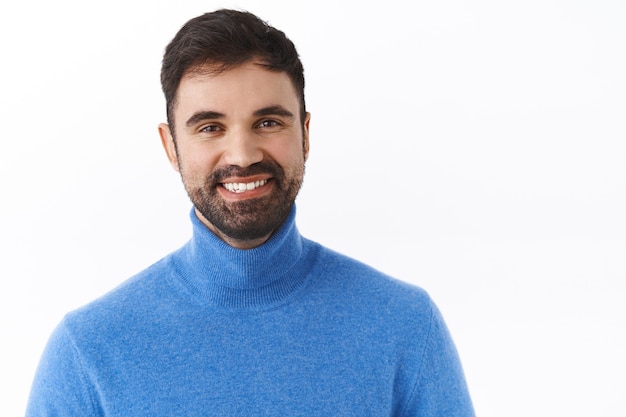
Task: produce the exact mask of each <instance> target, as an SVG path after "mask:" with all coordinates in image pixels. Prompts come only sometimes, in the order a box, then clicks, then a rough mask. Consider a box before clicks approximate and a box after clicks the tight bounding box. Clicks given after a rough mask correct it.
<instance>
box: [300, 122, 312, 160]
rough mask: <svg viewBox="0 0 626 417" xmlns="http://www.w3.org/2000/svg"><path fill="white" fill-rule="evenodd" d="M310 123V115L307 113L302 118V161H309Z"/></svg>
mask: <svg viewBox="0 0 626 417" xmlns="http://www.w3.org/2000/svg"><path fill="white" fill-rule="evenodd" d="M310 122H311V113H309V112H307V113H306V116H305V117H304V129H303V138H302V150H303V152H304V160H305V161H306V160H307V159H309V123H310Z"/></svg>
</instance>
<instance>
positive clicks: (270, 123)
mask: <svg viewBox="0 0 626 417" xmlns="http://www.w3.org/2000/svg"><path fill="white" fill-rule="evenodd" d="M277 126H280V123H279V122H277V121H276V120H272V119H267V120H263V121H261V123H259V124H258V127H261V128H268V127H277Z"/></svg>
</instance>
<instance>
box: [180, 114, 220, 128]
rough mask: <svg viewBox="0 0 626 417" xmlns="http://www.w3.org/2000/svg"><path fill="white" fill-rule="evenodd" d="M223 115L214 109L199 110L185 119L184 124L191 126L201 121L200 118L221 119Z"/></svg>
mask: <svg viewBox="0 0 626 417" xmlns="http://www.w3.org/2000/svg"><path fill="white" fill-rule="evenodd" d="M223 117H224V115H223V114H222V113H218V112H216V111H211V110H204V111H199V112H196V113H194V114H193V115H192V116H191V117H190V118H189V119H187V122H186V123H185V125H186V126H187V127H191V126H193V125H195V124H196V123H198V122H201V121H202V120H210V119H221V118H223Z"/></svg>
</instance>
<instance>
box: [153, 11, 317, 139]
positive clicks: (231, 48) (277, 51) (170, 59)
mask: <svg viewBox="0 0 626 417" xmlns="http://www.w3.org/2000/svg"><path fill="white" fill-rule="evenodd" d="M252 59H258V60H259V61H260V63H261V64H262V65H264V66H265V67H266V68H268V69H269V70H272V71H279V72H285V73H287V75H288V76H289V78H290V79H291V82H292V83H293V85H294V87H295V90H296V94H297V95H298V99H299V100H300V113H301V114H300V116H301V120H302V121H303V122H304V116H305V113H306V106H305V103H304V69H303V66H302V62H301V61H300V57H299V56H298V52H297V51H296V47H295V46H294V44H293V42H291V40H289V39H288V38H287V36H286V35H285V34H284V33H283V32H282V31H280V30H278V29H276V28H274V27H272V26H270V25H269V24H268V23H267V22H265V21H263V20H261V19H260V18H259V17H257V16H256V15H254V14H252V13H249V12H247V11H238V10H230V9H220V10H216V11H214V12H210V13H205V14H203V15H200V16H198V17H195V18H193V19H191V20H189V21H188V22H187V23H185V25H184V26H183V27H182V28H181V29H180V30H179V31H178V33H177V34H176V36H175V37H174V38H173V39H172V41H171V42H170V43H169V44H168V45H167V47H166V48H165V54H164V55H163V62H162V66H161V87H162V89H163V93H164V94H165V104H166V111H167V121H168V123H169V124H170V127H171V128H172V132H173V130H174V124H173V123H174V117H173V111H174V106H175V105H176V93H177V91H178V87H179V85H180V80H181V79H182V78H183V76H184V75H185V74H187V73H188V72H189V71H193V70H194V69H196V68H198V67H200V66H203V65H210V66H211V67H213V68H214V69H215V71H216V72H218V73H219V72H222V71H226V70H228V69H230V68H233V67H236V66H238V65H242V64H244V63H246V62H248V61H250V60H252Z"/></svg>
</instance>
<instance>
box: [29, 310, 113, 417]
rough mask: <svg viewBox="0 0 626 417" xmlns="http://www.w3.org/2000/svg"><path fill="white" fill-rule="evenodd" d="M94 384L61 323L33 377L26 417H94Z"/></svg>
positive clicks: (96, 414) (97, 413)
mask: <svg viewBox="0 0 626 417" xmlns="http://www.w3.org/2000/svg"><path fill="white" fill-rule="evenodd" d="M95 398H96V395H95V390H94V389H93V384H91V383H90V382H89V378H88V377H87V374H86V372H85V369H84V367H83V363H82V361H81V358H80V355H79V352H78V350H77V349H76V346H75V345H74V343H73V341H72V339H71V337H70V335H69V333H68V330H67V328H66V326H65V324H64V322H62V323H61V324H59V326H58V327H57V328H56V329H55V330H54V332H53V333H52V335H51V336H50V339H49V340H48V343H47V345H46V348H45V349H44V352H43V355H42V357H41V360H40V362H39V366H38V368H37V371H36V373H35V378H34V381H33V384H32V387H31V392H30V397H29V400H28V405H27V408H26V417H53V416H54V417H70V416H72V417H78V416H81V417H96V416H101V415H103V413H101V412H100V410H99V409H98V407H97V406H96V401H95Z"/></svg>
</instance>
